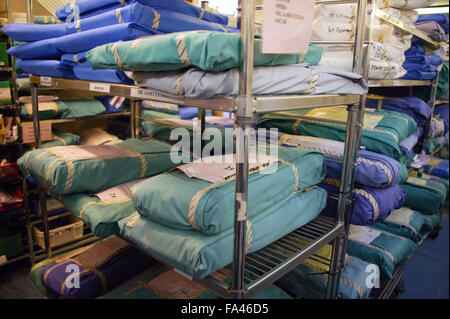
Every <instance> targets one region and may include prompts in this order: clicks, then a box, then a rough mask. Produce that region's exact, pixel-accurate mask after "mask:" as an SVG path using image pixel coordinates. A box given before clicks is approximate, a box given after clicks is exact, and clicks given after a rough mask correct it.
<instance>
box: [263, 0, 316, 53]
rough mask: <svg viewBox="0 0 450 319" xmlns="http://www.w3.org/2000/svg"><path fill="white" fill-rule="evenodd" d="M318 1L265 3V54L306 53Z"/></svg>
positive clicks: (273, 1) (269, 0)
mask: <svg viewBox="0 0 450 319" xmlns="http://www.w3.org/2000/svg"><path fill="white" fill-rule="evenodd" d="M314 5H315V0H296V1H291V0H264V24H263V50H262V51H263V53H306V51H307V50H308V45H309V42H310V40H311V33H312V24H313V19H314Z"/></svg>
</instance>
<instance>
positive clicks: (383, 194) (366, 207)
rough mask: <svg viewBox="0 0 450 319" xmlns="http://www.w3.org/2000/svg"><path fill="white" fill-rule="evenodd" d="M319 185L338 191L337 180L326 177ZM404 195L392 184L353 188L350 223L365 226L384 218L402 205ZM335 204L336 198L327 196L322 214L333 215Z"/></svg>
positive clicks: (328, 189) (399, 188)
mask: <svg viewBox="0 0 450 319" xmlns="http://www.w3.org/2000/svg"><path fill="white" fill-rule="evenodd" d="M319 186H320V187H322V188H324V189H325V190H326V191H327V192H329V193H334V194H338V193H339V187H338V186H339V180H332V179H329V178H326V179H325V180H324V182H323V183H321V184H319ZM405 195H406V193H405V191H404V190H403V189H402V188H401V187H400V186H399V185H393V186H391V187H388V188H370V187H365V186H364V187H360V188H356V189H354V190H353V205H352V207H351V215H350V223H352V224H354V225H361V226H366V225H373V224H375V223H376V222H379V221H382V220H385V219H386V218H387V217H388V216H389V214H390V213H391V212H392V211H393V210H395V209H399V208H400V207H402V205H403V203H404V201H405ZM337 204H338V201H337V199H334V198H331V197H328V199H327V205H326V207H325V209H324V210H323V212H322V215H325V216H330V217H335V216H336V212H337Z"/></svg>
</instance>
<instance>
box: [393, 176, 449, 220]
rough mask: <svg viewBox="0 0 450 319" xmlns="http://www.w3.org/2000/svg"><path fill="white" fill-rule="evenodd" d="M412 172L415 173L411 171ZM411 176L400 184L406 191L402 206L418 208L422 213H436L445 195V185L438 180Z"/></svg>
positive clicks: (443, 201)
mask: <svg viewBox="0 0 450 319" xmlns="http://www.w3.org/2000/svg"><path fill="white" fill-rule="evenodd" d="M412 174H416V173H415V172H413V173H412ZM424 175H426V174H422V178H419V177H416V176H412V175H411V174H410V177H409V178H408V180H407V181H406V183H405V184H402V185H400V186H401V187H402V188H403V189H404V190H405V191H406V200H405V203H404V206H408V207H411V208H412V209H415V210H418V211H419V212H421V213H422V214H436V213H437V212H439V211H440V210H441V208H442V206H443V205H444V203H445V199H446V197H447V187H446V185H445V184H444V183H442V182H441V181H439V180H431V179H427V177H426V176H425V178H424Z"/></svg>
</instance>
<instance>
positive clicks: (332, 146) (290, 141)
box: [282, 135, 345, 154]
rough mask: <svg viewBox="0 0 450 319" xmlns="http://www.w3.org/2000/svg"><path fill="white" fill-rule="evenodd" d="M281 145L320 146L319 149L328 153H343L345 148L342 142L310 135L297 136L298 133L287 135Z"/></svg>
mask: <svg viewBox="0 0 450 319" xmlns="http://www.w3.org/2000/svg"><path fill="white" fill-rule="evenodd" d="M282 138H283V137H282ZM282 145H289V146H295V147H299V146H304V147H307V148H311V149H314V148H320V149H321V150H324V151H328V152H329V154H333V153H334V154H336V153H339V154H344V148H345V145H344V143H342V142H338V141H331V140H327V139H323V138H318V137H312V136H299V135H289V136H288V137H285V138H283V139H282ZM325 153H326V152H325Z"/></svg>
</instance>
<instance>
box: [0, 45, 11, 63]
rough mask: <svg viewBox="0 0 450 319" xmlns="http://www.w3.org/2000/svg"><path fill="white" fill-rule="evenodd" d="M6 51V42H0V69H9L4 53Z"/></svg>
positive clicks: (6, 55) (7, 59) (6, 56)
mask: <svg viewBox="0 0 450 319" xmlns="http://www.w3.org/2000/svg"><path fill="white" fill-rule="evenodd" d="M7 50H8V42H6V41H0V68H7V67H9V58H8V54H7V53H6V51H7Z"/></svg>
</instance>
